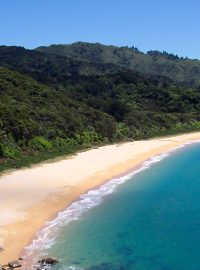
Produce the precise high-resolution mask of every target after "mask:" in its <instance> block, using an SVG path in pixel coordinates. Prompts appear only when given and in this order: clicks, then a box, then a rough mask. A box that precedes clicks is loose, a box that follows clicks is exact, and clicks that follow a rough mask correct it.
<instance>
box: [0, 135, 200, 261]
mask: <svg viewBox="0 0 200 270" xmlns="http://www.w3.org/2000/svg"><path fill="white" fill-rule="evenodd" d="M197 140H200V132H198V133H190V134H185V135H179V136H171V137H165V138H155V139H152V140H146V141H135V142H128V143H123V144H115V145H109V146H103V147H99V148H96V149H92V150H88V151H85V152H81V153H79V154H77V155H75V156H74V157H70V158H66V159H63V160H57V161H55V162H52V163H46V164H40V165H37V166H34V167H33V168H28V169H21V170H16V171H13V172H9V173H5V174H3V175H2V176H1V177H0V247H2V248H3V249H4V251H3V252H1V253H0V264H4V263H7V262H8V261H9V260H13V259H16V258H18V257H19V256H20V255H21V254H23V248H24V247H25V246H27V245H28V244H29V243H31V241H32V239H34V237H35V233H36V232H37V231H38V230H39V229H40V228H41V227H42V226H44V224H45V222H46V221H48V220H50V219H52V218H53V217H54V216H55V215H56V214H57V213H58V212H59V211H61V210H63V209H64V208H66V207H67V206H69V205H70V204H71V203H72V202H73V201H74V200H76V199H77V198H78V197H79V196H80V195H81V194H83V193H86V192H87V191H88V190H90V189H93V188H94V187H96V186H98V185H101V184H103V183H104V182H105V181H108V180H110V179H111V178H113V177H116V176H119V175H121V174H125V173H126V172H128V171H130V170H134V168H136V167H138V166H140V165H141V164H142V163H143V162H144V161H145V160H147V159H149V158H151V157H152V156H154V155H158V154H161V153H164V152H167V151H169V150H171V149H172V148H174V147H177V146H180V145H183V144H185V143H187V142H192V141H197Z"/></svg>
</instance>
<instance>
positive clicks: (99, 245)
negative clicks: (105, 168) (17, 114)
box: [26, 143, 200, 270]
mask: <svg viewBox="0 0 200 270" xmlns="http://www.w3.org/2000/svg"><path fill="white" fill-rule="evenodd" d="M199 197H200V143H193V144H188V145H185V146H184V147H181V148H177V149H174V150H173V151H170V152H169V153H167V154H162V155H159V156H156V157H153V158H152V159H150V160H148V161H146V162H145V163H144V164H143V166H142V167H141V168H139V169H137V170H135V171H133V172H131V173H129V174H128V175H125V176H122V177H120V178H116V179H112V180H111V181H109V182H108V183H106V184H104V185H103V186H102V187H100V188H98V189H96V190H91V191H89V192H88V193H87V194H85V195H82V196H81V198H80V199H79V200H77V201H76V202H74V203H73V204H72V205H71V206H70V207H68V208H67V209H66V210H65V211H63V212H61V213H59V215H58V217H57V218H56V219H55V220H52V221H50V222H49V223H48V224H47V226H46V227H45V228H44V229H43V230H41V231H40V232H38V238H37V239H36V240H35V241H34V242H33V244H32V245H30V246H29V247H27V249H26V255H27V257H29V258H30V257H32V258H33V257H34V259H35V260H37V259H38V257H37V256H39V257H44V256H52V257H55V258H57V259H58V260H59V261H60V263H59V264H58V265H56V266H54V269H56V270H64V269H65V270H67V269H77V270H80V269H81V270H200V198H199ZM38 254H39V255H38Z"/></svg>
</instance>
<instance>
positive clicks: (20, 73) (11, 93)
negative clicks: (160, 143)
mask: <svg viewBox="0 0 200 270" xmlns="http://www.w3.org/2000/svg"><path fill="white" fill-rule="evenodd" d="M138 54H141V53H139V52H138ZM74 58H75V59H74ZM83 59H84V57H83ZM188 84H190V83H189V82H188ZM194 130H200V92H199V89H198V87H188V86H187V83H186V84H184V85H181V84H180V83H178V84H177V83H175V82H174V81H173V80H172V79H170V78H168V77H166V76H161V75H160V74H158V75H156V74H154V76H152V75H149V74H143V73H139V72H136V71H133V70H132V69H127V68H126V67H123V66H121V65H117V64H116V63H101V62H98V63H96V61H93V62H92V63H90V62H89V61H86V59H84V60H81V58H80V59H76V57H72V56H68V57H65V56H57V55H55V54H48V53H44V52H38V51H35V50H26V49H24V48H21V47H6V46H1V47H0V170H2V169H5V168H9V167H16V166H21V165H24V164H29V163H32V162H38V161H40V160H44V159H47V158H49V157H54V156H56V155H61V154H66V153H71V152H74V151H75V150H77V149H81V148H86V147H88V146H91V145H100V144H102V143H103V144H105V143H111V142H121V141H127V140H136V139H144V138H150V137H153V136H158V135H167V134H174V133H180V132H188V131H194Z"/></svg>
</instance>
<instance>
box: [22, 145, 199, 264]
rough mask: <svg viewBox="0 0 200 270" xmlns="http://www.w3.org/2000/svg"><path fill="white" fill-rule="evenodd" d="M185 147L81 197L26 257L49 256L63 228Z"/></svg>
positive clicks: (39, 234) (50, 225)
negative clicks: (139, 175)
mask: <svg viewBox="0 0 200 270" xmlns="http://www.w3.org/2000/svg"><path fill="white" fill-rule="evenodd" d="M196 142H200V141H196ZM188 144H190V143H187V145H188ZM185 145H186V144H184V145H181V146H178V147H174V148H173V149H172V150H170V151H169V152H167V153H164V154H160V155H157V156H154V157H152V158H150V159H149V160H146V161H145V162H144V163H143V165H142V166H141V167H140V168H139V169H136V170H134V171H132V172H130V173H129V174H127V175H125V176H121V177H118V178H114V179H112V180H110V181H108V182H107V183H105V184H104V185H102V186H101V187H100V188H98V189H94V190H90V191H88V193H86V194H83V195H81V196H80V198H79V200H78V201H76V202H74V203H72V204H71V205H70V206H69V207H68V208H66V209H65V210H64V211H62V212H59V213H58V216H57V217H56V218H55V219H54V220H51V221H49V222H47V223H46V226H45V227H44V228H43V229H42V230H40V231H38V232H37V234H36V239H35V240H33V242H32V243H31V244H30V245H29V246H27V247H26V248H25V257H26V258H35V261H37V260H38V258H37V254H38V253H40V255H41V254H42V255H47V250H48V249H49V248H50V247H51V246H52V245H53V244H54V243H55V239H56V237H57V235H58V233H59V230H60V228H61V227H64V226H66V224H68V223H70V222H72V221H75V220H78V219H79V218H80V217H81V216H82V215H83V214H84V213H85V212H87V211H88V210H89V209H91V208H93V207H95V206H97V205H99V204H100V203H101V202H102V200H103V198H104V197H105V196H107V195H109V194H111V193H113V192H114V191H115V190H116V189H117V187H118V186H119V185H121V184H123V183H124V182H125V181H127V180H129V179H130V178H131V177H132V176H134V175H136V174H138V173H139V172H141V171H144V170H146V169H148V168H149V167H150V166H151V165H152V164H154V163H157V162H160V161H161V160H163V159H165V158H166V157H168V156H169V155H170V153H171V152H173V151H175V150H177V149H179V148H182V147H184V146H185ZM69 269H74V268H69ZM75 269H76V268H75Z"/></svg>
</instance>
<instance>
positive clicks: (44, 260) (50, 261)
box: [39, 257, 58, 265]
mask: <svg viewBox="0 0 200 270" xmlns="http://www.w3.org/2000/svg"><path fill="white" fill-rule="evenodd" d="M39 262H41V263H42V264H51V265H53V264H56V263H58V260H56V259H54V258H50V257H49V258H45V259H42V260H41V261H39Z"/></svg>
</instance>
